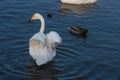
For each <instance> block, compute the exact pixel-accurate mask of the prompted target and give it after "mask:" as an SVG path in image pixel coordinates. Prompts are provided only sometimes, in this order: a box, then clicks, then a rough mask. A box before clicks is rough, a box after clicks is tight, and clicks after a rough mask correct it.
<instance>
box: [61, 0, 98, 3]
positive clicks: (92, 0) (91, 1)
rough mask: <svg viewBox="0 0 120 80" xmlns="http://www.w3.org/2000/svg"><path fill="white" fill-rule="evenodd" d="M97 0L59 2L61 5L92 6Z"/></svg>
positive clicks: (65, 0)
mask: <svg viewBox="0 0 120 80" xmlns="http://www.w3.org/2000/svg"><path fill="white" fill-rule="evenodd" d="M96 1H97V0H61V2H62V3H66V4H93V3H95V2H96Z"/></svg>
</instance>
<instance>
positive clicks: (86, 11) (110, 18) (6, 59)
mask: <svg viewBox="0 0 120 80" xmlns="http://www.w3.org/2000/svg"><path fill="white" fill-rule="evenodd" d="M119 3H120V0H98V2H97V3H96V4H95V5H66V4H62V3H61V2H60V0H1V1H0V80H117V79H118V78H119V77H120V4H119ZM36 12H37V13H40V14H42V15H43V16H44V18H45V21H46V28H45V33H47V32H49V31H51V30H52V31H53V30H54V31H57V32H58V33H59V34H60V36H61V37H62V39H63V42H62V44H61V45H60V46H58V47H57V55H56V57H55V58H54V60H53V62H52V63H51V64H48V65H47V66H46V67H44V68H43V69H37V67H36V65H35V64H34V62H33V61H32V58H31V56H30V55H29V50H28V47H29V45H28V42H29V39H30V38H31V36H32V35H34V34H35V33H37V32H38V31H39V28H40V22H39V21H35V22H32V23H28V20H29V18H30V17H31V16H32V15H33V14H34V13H36ZM48 13H50V14H52V15H53V16H52V18H48V17H47V14H48ZM71 25H75V26H81V27H83V28H87V29H88V30H89V36H88V37H87V39H83V38H78V37H76V36H73V35H70V34H69V32H68V26H71Z"/></svg>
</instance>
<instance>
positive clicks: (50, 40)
mask: <svg viewBox="0 0 120 80" xmlns="http://www.w3.org/2000/svg"><path fill="white" fill-rule="evenodd" d="M46 42H47V45H52V47H56V46H57V45H59V44H60V43H61V42H62V39H61V37H60V35H59V34H58V33H57V32H55V31H51V32H49V33H48V34H47V35H46Z"/></svg>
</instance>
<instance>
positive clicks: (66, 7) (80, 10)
mask: <svg viewBox="0 0 120 80" xmlns="http://www.w3.org/2000/svg"><path fill="white" fill-rule="evenodd" d="M94 7H95V4H84V5H72V4H64V3H61V10H60V13H61V14H62V15H66V14H67V13H70V12H73V13H75V14H85V13H88V12H89V11H91V10H92V9H93V8H94Z"/></svg>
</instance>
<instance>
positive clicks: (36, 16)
mask: <svg viewBox="0 0 120 80" xmlns="http://www.w3.org/2000/svg"><path fill="white" fill-rule="evenodd" d="M40 19H43V17H42V15H41V14H39V13H35V14H33V16H32V17H31V18H30V20H29V22H32V21H34V20H40Z"/></svg>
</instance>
